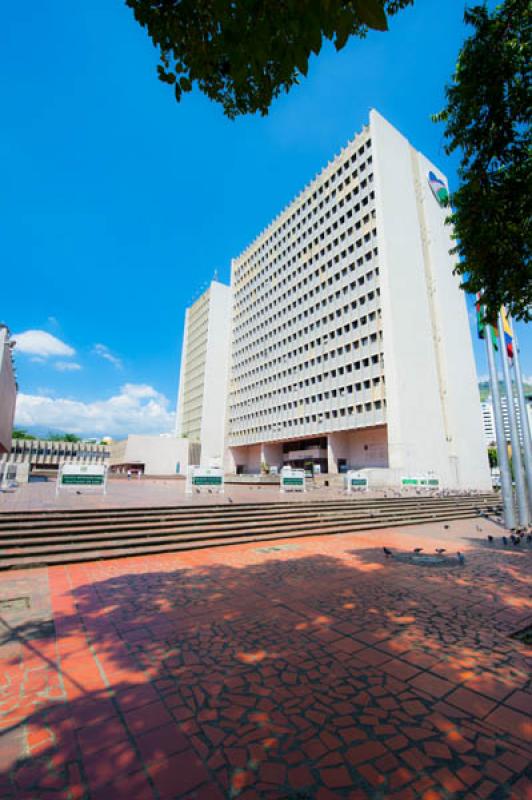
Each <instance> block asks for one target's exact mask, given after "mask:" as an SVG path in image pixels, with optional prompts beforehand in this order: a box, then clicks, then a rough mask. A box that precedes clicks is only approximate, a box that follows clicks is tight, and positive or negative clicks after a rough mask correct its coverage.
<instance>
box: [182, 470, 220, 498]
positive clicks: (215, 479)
mask: <svg viewBox="0 0 532 800" xmlns="http://www.w3.org/2000/svg"><path fill="white" fill-rule="evenodd" d="M193 489H194V490H196V491H199V492H200V491H201V490H202V489H207V490H208V491H211V492H212V491H213V490H215V491H217V492H219V493H220V494H224V492H225V489H224V471H223V469H221V467H198V466H190V467H189V468H188V470H187V483H186V487H185V493H186V494H192V491H193Z"/></svg>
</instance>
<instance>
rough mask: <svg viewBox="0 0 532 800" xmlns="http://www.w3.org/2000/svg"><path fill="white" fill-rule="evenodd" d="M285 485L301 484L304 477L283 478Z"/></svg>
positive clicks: (303, 481)
mask: <svg viewBox="0 0 532 800" xmlns="http://www.w3.org/2000/svg"><path fill="white" fill-rule="evenodd" d="M283 483H284V485H285V486H303V485H304V483H305V479H304V478H288V477H287V478H283Z"/></svg>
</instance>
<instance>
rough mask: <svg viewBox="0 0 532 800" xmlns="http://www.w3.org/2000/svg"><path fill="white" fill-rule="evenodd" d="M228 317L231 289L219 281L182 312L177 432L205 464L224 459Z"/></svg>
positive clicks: (217, 462)
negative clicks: (188, 441) (191, 445)
mask: <svg viewBox="0 0 532 800" xmlns="http://www.w3.org/2000/svg"><path fill="white" fill-rule="evenodd" d="M230 319H231V289H230V287H229V286H226V285H225V284H223V283H220V282H219V281H212V283H211V285H210V286H209V288H208V289H207V291H206V292H204V293H203V294H202V295H201V297H200V298H199V299H198V300H196V302H195V303H193V305H191V306H190V307H189V308H188V309H187V311H186V315H185V328H184V333H183V347H182V354H181V370H180V375H179V393H178V398H177V414H176V436H178V437H186V438H188V439H189V440H190V442H192V443H194V444H199V445H200V460H201V464H202V465H205V466H210V465H211V464H212V465H220V464H221V463H222V460H223V452H224V420H225V408H226V396H227V394H226V387H227V370H228V349H229V338H230Z"/></svg>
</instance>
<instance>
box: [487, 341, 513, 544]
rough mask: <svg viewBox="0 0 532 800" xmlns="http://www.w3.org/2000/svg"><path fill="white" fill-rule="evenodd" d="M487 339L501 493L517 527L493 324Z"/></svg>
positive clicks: (509, 521) (510, 524)
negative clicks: (492, 330)
mask: <svg viewBox="0 0 532 800" xmlns="http://www.w3.org/2000/svg"><path fill="white" fill-rule="evenodd" d="M484 339H485V340H486V352H487V355H488V372H489V377H490V388H491V398H492V401H493V416H494V418H495V436H496V438H497V460H498V462H499V469H500V474H501V494H502V505H503V509H504V524H505V526H506V527H507V528H508V529H510V530H511V529H512V528H515V510H514V497H513V490H512V476H511V473H510V464H509V462H508V449H507V447H506V436H505V434H504V422H503V418H502V409H501V395H500V392H499V381H498V380H497V369H496V367H495V356H494V354H493V342H492V341H491V325H487V326H486V329H485V333H484Z"/></svg>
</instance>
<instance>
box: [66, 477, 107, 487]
mask: <svg viewBox="0 0 532 800" xmlns="http://www.w3.org/2000/svg"><path fill="white" fill-rule="evenodd" d="M61 483H62V484H63V486H69V485H70V486H72V485H74V484H75V485H76V486H103V483H104V476H103V475H68V474H66V475H64V474H63V475H61Z"/></svg>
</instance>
